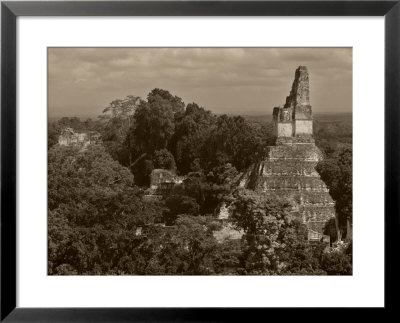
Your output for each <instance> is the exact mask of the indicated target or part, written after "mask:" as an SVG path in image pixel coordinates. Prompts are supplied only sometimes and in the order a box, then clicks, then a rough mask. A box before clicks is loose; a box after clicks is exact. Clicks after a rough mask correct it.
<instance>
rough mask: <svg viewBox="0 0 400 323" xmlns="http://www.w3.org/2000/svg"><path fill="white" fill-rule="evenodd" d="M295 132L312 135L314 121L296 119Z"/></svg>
mask: <svg viewBox="0 0 400 323" xmlns="http://www.w3.org/2000/svg"><path fill="white" fill-rule="evenodd" d="M294 127H295V128H294V132H295V133H296V135H312V134H313V121H312V120H296V121H295V124H294Z"/></svg>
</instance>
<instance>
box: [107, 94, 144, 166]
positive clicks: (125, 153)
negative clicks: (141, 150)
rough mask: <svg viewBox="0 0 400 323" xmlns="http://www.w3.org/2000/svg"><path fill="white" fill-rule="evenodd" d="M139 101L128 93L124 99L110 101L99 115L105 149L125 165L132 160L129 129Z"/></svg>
mask: <svg viewBox="0 0 400 323" xmlns="http://www.w3.org/2000/svg"><path fill="white" fill-rule="evenodd" d="M139 103H140V98H139V97H138V96H133V95H128V96H127V97H126V98H125V99H117V100H114V101H112V102H111V103H110V104H109V105H108V106H107V107H106V108H105V109H104V110H103V115H101V116H100V117H99V119H100V121H101V123H102V124H103V129H102V138H103V142H104V144H105V146H106V147H107V150H108V151H109V153H110V154H111V155H112V156H113V157H114V158H115V159H118V160H120V161H122V162H123V163H124V164H125V165H126V164H127V165H130V164H131V162H132V152H131V145H132V140H131V138H130V136H129V129H130V128H131V127H132V125H133V115H134V113H135V111H136V109H137V107H138V105H139ZM123 145H126V147H127V148H125V147H123ZM124 159H125V160H124Z"/></svg>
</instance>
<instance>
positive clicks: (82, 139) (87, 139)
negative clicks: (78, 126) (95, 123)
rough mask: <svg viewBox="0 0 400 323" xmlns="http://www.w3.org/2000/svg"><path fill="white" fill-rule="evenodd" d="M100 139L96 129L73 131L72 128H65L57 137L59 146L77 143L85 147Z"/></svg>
mask: <svg viewBox="0 0 400 323" xmlns="http://www.w3.org/2000/svg"><path fill="white" fill-rule="evenodd" d="M99 141H100V133H98V132H97V131H88V132H75V131H74V129H72V128H65V129H63V130H62V131H61V134H60V136H59V137H58V144H59V145H60V146H71V145H79V146H82V147H86V146H88V145H90V144H94V143H98V142H99Z"/></svg>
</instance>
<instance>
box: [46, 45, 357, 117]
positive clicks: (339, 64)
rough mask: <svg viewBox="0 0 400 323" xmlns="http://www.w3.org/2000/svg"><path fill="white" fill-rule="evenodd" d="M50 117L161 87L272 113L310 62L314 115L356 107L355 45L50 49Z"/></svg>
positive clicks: (211, 104) (94, 109)
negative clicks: (351, 47) (300, 68)
mask: <svg viewBox="0 0 400 323" xmlns="http://www.w3.org/2000/svg"><path fill="white" fill-rule="evenodd" d="M48 59H49V62H48V63H49V112H50V115H54V116H63V115H78V116H96V115H99V114H101V111H102V109H103V108H104V107H105V106H107V104H108V103H109V102H111V101H112V100H114V99H116V98H123V97H125V96H126V95H129V94H133V95H139V96H141V97H146V96H147V93H148V92H149V91H150V90H151V89H153V88H155V87H160V88H164V89H166V90H169V91H170V92H171V93H173V94H175V95H178V96H180V97H182V99H183V100H184V101H185V102H193V101H195V102H197V103H199V104H200V105H202V106H204V107H205V108H208V109H211V110H213V111H214V112H216V113H237V111H243V113H245V111H247V110H248V111H252V112H253V113H263V114H269V113H270V112H271V111H272V108H273V107H274V106H276V105H278V104H282V103H283V102H284V100H285V97H286V95H288V93H289V91H290V87H291V85H292V82H293V77H294V71H295V69H296V68H297V67H298V66H299V65H307V66H308V69H309V73H310V83H311V101H312V104H313V105H314V106H313V108H314V111H316V112H328V111H330V112H334V111H341V112H342V111H351V108H352V106H351V104H352V95H351V94H352V50H351V49H350V48H50V49H49V55H48Z"/></svg>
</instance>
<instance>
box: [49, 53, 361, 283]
mask: <svg viewBox="0 0 400 323" xmlns="http://www.w3.org/2000/svg"><path fill="white" fill-rule="evenodd" d="M47 68H48V71H47V72H48V74H47V76H48V79H47V86H48V132H47V134H48V139H47V140H48V150H47V157H48V159H47V161H48V165H47V172H48V174H47V175H48V177H47V181H48V182H47V185H48V187H47V188H48V205H47V207H48V213H47V214H48V217H47V225H48V226H47V243H48V244H47V247H48V250H47V273H48V275H55V276H60V275H83V276H85V275H104V276H110V275H130V276H135V275H148V276H154V275H166V276H172V275H173V276H179V275H182V276H183V275H198V276H203V275H225V276H226V275H241V276H243V275H251V276H254V275H274V276H276V275H282V276H293V275H297V276H314V275H336V276H337V275H352V274H353V234H352V232H353V217H352V210H353V206H352V200H353V183H352V182H353V165H352V164H353V162H352V159H353V147H352V143H353V126H352V125H353V121H352V105H353V85H352V83H353V51H352V48H351V47H315V48H311V47H310V48H309V47H307V48H297V47H294V48H289V47H287V48H272V47H254V48H253V47H232V48H228V47H198V48H195V47H187V48H185V47H182V48H180V47H168V48H167V47H153V48H145V47H126V48H125V47H123V48H118V47H98V48H97V47H96V48H94V47H93V48H81V47H49V48H48V49H47ZM235 279H236V278H235Z"/></svg>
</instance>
